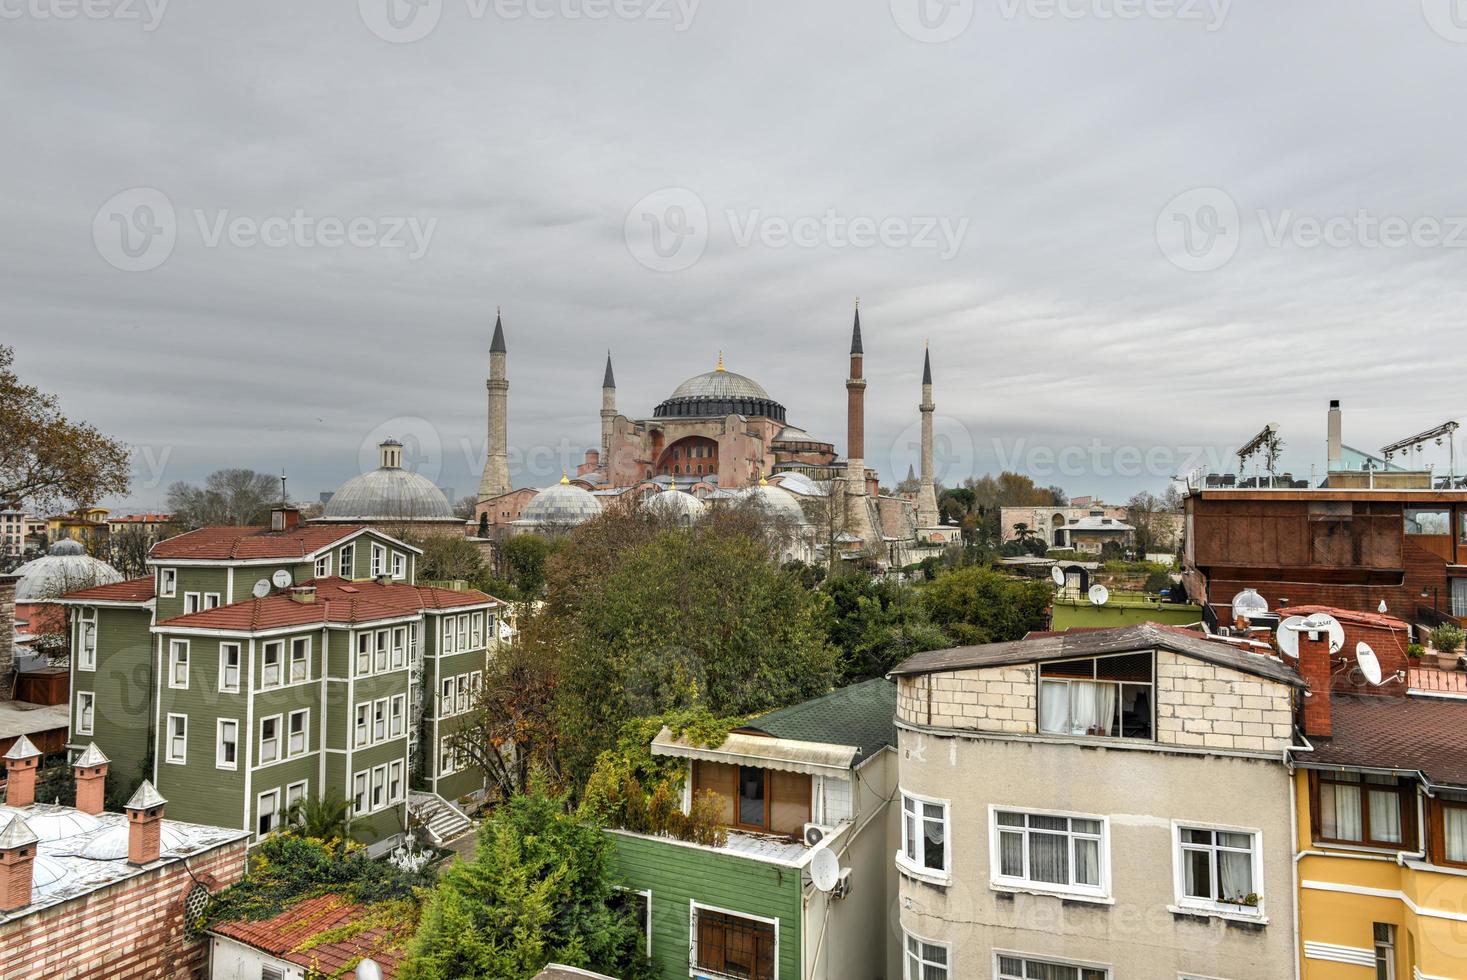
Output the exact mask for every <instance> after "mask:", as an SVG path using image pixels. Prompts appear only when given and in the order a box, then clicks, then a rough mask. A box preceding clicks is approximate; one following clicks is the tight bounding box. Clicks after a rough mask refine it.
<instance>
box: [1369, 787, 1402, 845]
mask: <svg viewBox="0 0 1467 980" xmlns="http://www.w3.org/2000/svg"><path fill="white" fill-rule="evenodd" d="M1370 839H1371V840H1378V841H1386V842H1388V843H1391V844H1399V843H1400V842H1401V799H1400V797H1399V796H1397V795H1396V794H1395V793H1382V792H1380V791H1378V790H1372V791H1371V793H1370Z"/></svg>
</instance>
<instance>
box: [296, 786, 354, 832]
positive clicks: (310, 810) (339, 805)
mask: <svg viewBox="0 0 1467 980" xmlns="http://www.w3.org/2000/svg"><path fill="white" fill-rule="evenodd" d="M349 816H350V808H349V807H348V806H347V802H346V800H345V799H344V798H343V797H342V795H341V794H340V793H338V792H337V791H336V790H335V789H330V790H327V792H326V795H325V796H317V795H316V794H314V793H313V794H311V795H310V796H306V797H302V798H301V799H299V800H296V801H295V802H294V803H292V804H291V805H290V807H289V809H287V810H286V811H285V821H286V823H288V824H291V825H292V826H294V827H295V828H296V829H297V830H299V831H300V833H301V835H302V836H305V837H314V838H316V839H317V840H325V841H329V840H345V839H346V836H347V827H346V824H347V818H348V817H349Z"/></svg>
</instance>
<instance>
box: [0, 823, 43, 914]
mask: <svg viewBox="0 0 1467 980" xmlns="http://www.w3.org/2000/svg"><path fill="white" fill-rule="evenodd" d="M38 843H40V838H38V837H37V836H36V835H35V833H34V832H33V831H32V830H31V828H30V827H29V826H28V825H27V824H26V822H25V819H24V818H23V817H21V815H20V814H18V813H17V814H16V815H15V816H13V817H11V818H10V822H9V823H7V824H6V825H5V829H4V830H0V913H10V912H19V911H20V910H21V909H23V908H25V907H26V906H27V905H29V904H31V879H32V877H33V871H32V868H31V866H32V864H33V862H34V861H35V859H36V845H37V844H38Z"/></svg>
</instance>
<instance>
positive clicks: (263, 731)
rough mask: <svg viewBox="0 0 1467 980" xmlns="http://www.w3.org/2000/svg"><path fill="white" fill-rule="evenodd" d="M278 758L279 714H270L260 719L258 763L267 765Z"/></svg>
mask: <svg viewBox="0 0 1467 980" xmlns="http://www.w3.org/2000/svg"><path fill="white" fill-rule="evenodd" d="M279 758H280V716H279V715H271V716H270V717H269V718H261V719H260V765H262V766H265V765H269V764H270V763H272V762H275V761H277V760H279Z"/></svg>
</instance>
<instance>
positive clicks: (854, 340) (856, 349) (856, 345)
mask: <svg viewBox="0 0 1467 980" xmlns="http://www.w3.org/2000/svg"><path fill="white" fill-rule="evenodd" d="M851 353H852V354H863V353H865V352H864V351H863V350H861V297H859V296H857V297H856V323H855V325H854V326H853V327H851Z"/></svg>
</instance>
